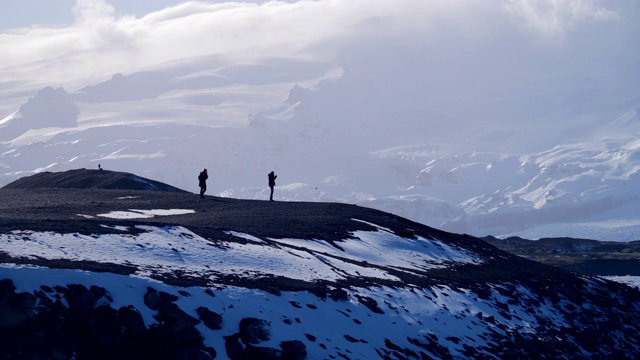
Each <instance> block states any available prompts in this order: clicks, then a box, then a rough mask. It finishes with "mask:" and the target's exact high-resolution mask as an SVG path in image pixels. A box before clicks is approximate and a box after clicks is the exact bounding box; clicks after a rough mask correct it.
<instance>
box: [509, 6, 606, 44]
mask: <svg viewBox="0 0 640 360" xmlns="http://www.w3.org/2000/svg"><path fill="white" fill-rule="evenodd" d="M505 8H506V10H507V12H508V13H510V14H511V15H512V16H513V17H514V19H515V21H516V23H519V24H521V26H523V27H525V28H527V29H530V30H533V31H535V32H536V33H538V34H540V35H543V36H550V37H556V36H562V35H564V34H565V33H566V32H567V31H571V30H574V29H575V28H576V27H577V26H578V25H580V23H584V22H600V21H614V20H616V19H617V18H618V15H617V14H616V13H615V12H614V11H612V10H609V9H607V8H605V7H602V6H597V5H596V4H594V2H593V1H590V0H512V1H510V2H509V3H508V4H507V5H506V6H505Z"/></svg>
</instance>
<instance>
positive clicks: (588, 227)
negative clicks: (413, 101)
mask: <svg viewBox="0 0 640 360" xmlns="http://www.w3.org/2000/svg"><path fill="white" fill-rule="evenodd" d="M285 65H286V66H292V65H291V64H289V63H287V64H281V63H280V62H279V61H273V62H272V64H270V66H267V65H263V67H264V68H260V69H256V68H255V67H241V68H236V69H221V70H218V71H217V72H216V75H217V76H218V77H220V78H224V79H226V80H225V81H221V85H220V86H224V90H220V89H219V88H215V89H216V90H219V91H216V92H213V91H212V89H211V87H212V86H214V85H215V82H213V80H208V79H207V78H206V77H203V76H197V77H195V80H194V79H192V77H194V76H195V75H190V76H187V75H185V74H184V73H180V72H178V70H182V71H186V70H184V69H183V67H178V68H177V69H172V71H168V70H165V71H163V72H161V71H158V72H156V73H153V72H150V73H145V74H141V75H140V76H137V75H136V74H134V75H132V76H122V75H119V76H114V79H111V80H108V81H107V82H105V83H104V84H102V85H96V86H94V87H90V88H85V89H82V90H81V91H79V92H77V93H67V92H66V91H65V90H63V89H57V90H53V89H52V88H46V89H44V90H42V91H41V92H39V93H37V94H35V95H34V96H33V97H31V98H29V100H27V101H26V102H25V104H24V105H23V106H22V107H21V108H20V109H19V110H18V111H17V112H16V113H14V114H11V115H9V116H7V117H6V118H5V119H4V120H3V121H2V128H0V136H2V138H3V139H4V140H5V141H4V142H3V143H2V145H1V146H2V147H3V148H4V149H3V150H2V153H1V154H0V164H1V166H2V174H1V175H0V179H2V182H3V183H5V184H6V183H8V182H10V181H12V180H15V179H17V178H18V177H21V176H24V175H28V174H33V173H36V172H39V171H43V170H53V171H56V170H66V169H70V168H77V167H86V168H97V166H98V164H101V165H102V166H103V167H105V168H108V169H117V170H122V171H137V172H138V173H140V174H142V175H145V176H149V177H152V178H156V179H159V180H160V181H163V182H167V183H170V184H172V185H174V186H176V187H179V188H183V189H187V190H194V191H195V188H196V185H197V183H196V181H194V178H195V176H194V175H193V174H194V173H195V174H196V175H197V173H198V171H199V170H201V168H202V167H207V168H209V169H210V172H211V174H212V180H211V185H210V189H211V190H213V191H214V192H216V193H219V194H222V195H224V196H228V197H237V198H248V199H260V198H264V197H265V191H266V190H267V188H266V186H265V184H266V180H265V179H266V173H267V172H268V171H270V170H275V171H276V173H278V174H279V175H280V176H279V181H278V190H277V196H279V198H280V199H283V200H305V201H340V202H347V203H356V204H361V205H365V206H371V207H374V208H378V209H381V210H385V211H390V212H393V213H396V214H398V215H401V216H405V217H407V218H410V219H413V220H415V221H418V222H422V223H425V224H429V225H432V226H436V227H440V228H443V229H446V230H448V231H453V232H460V233H462V232H464V233H470V234H475V235H478V236H484V235H488V234H490V235H495V236H504V235H519V236H523V237H528V238H539V237H553V236H575V237H583V238H593V239H600V240H617V241H628V240H634V239H636V238H638V236H639V234H640V228H639V227H638V226H639V225H640V223H638V222H637V219H636V218H637V215H638V213H637V209H638V208H639V207H638V200H639V198H638V196H637V195H636V191H635V189H636V188H637V187H638V184H637V183H638V181H639V178H638V175H637V172H638V167H639V165H638V141H637V139H635V138H634V137H633V136H632V134H634V133H635V132H636V131H637V130H636V129H637V126H638V118H637V117H638V115H637V108H634V109H632V110H630V111H628V112H627V113H625V114H623V115H621V116H620V117H619V118H613V119H611V121H609V122H606V123H605V124H603V125H602V126H599V127H597V128H593V129H591V130H590V132H591V133H593V134H598V136H597V137H592V138H590V139H588V140H583V141H580V142H574V143H563V144H558V145H556V146H554V147H553V148H550V149H547V150H542V151H539V152H535V153H529V154H519V155H515V154H509V153H507V152H493V151H475V150H471V148H472V146H475V145H478V146H479V148H486V149H490V148H491V147H492V146H491V144H496V143H503V142H508V141H510V139H512V138H514V137H516V138H517V137H519V136H520V135H519V133H518V132H515V131H514V132H503V133H494V134H486V135H481V136H477V137H470V138H468V139H469V140H467V141H468V142H467V143H465V144H463V145H461V146H459V151H460V152H456V151H453V150H452V148H456V147H458V146H457V145H458V143H457V141H460V140H462V139H458V140H456V137H458V136H461V137H463V135H460V133H458V132H456V133H455V134H456V136H450V137H449V138H448V139H446V141H445V142H440V143H433V144H425V145H421V144H420V139H421V138H422V137H424V136H423V134H422V133H421V132H419V131H412V128H415V129H419V128H421V127H424V126H422V125H420V122H421V121H423V120H425V119H431V115H429V114H424V115H415V116H416V120H415V122H411V121H409V122H407V121H404V120H406V119H407V118H406V117H403V118H402V119H403V121H402V122H400V123H394V122H393V121H391V122H388V120H387V119H384V118H380V117H379V116H375V115H374V114H383V115H384V114H385V113H387V112H392V113H393V111H394V110H393V108H394V107H395V106H400V107H402V106H403V104H393V103H391V104H389V103H385V105H384V106H385V107H386V110H384V109H382V108H376V107H375V106H368V105H367V106H366V107H357V109H358V113H350V112H343V111H341V110H334V113H332V114H329V115H327V114H326V112H327V110H323V109H326V108H328V107H331V106H334V108H337V109H341V108H340V106H342V105H340V101H345V100H346V99H349V98H350V97H352V96H351V95H345V94H340V91H344V90H340V89H341V88H342V83H343V82H348V81H350V80H349V79H348V77H347V76H346V74H342V73H341V72H335V71H331V70H329V69H327V71H328V72H327V73H326V74H325V75H324V80H321V81H320V82H319V83H317V84H316V85H309V86H307V87H306V88H303V87H301V86H300V85H294V86H293V87H292V88H291V91H290V92H289V95H288V97H287V98H286V99H283V100H282V101H281V102H280V103H279V105H278V101H277V99H271V100H268V99H266V100H268V101H270V102H271V103H273V104H274V105H273V106H272V109H273V110H272V112H270V113H254V114H252V115H250V116H249V117H247V118H239V119H236V120H235V121H232V122H230V123H229V122H228V121H227V120H226V119H232V118H233V116H231V117H230V116H229V115H230V114H229V113H228V112H229V111H231V110H229V109H228V108H229V107H234V106H235V107H237V105H231V104H229V103H230V102H235V101H241V100H234V99H233V96H237V95H233V94H231V92H233V91H236V90H234V89H233V88H231V89H230V88H229V85H228V84H227V83H228V82H230V81H231V80H233V81H234V82H241V81H246V82H249V81H252V82H255V83H258V84H252V85H253V86H264V85H259V84H260V83H261V82H262V81H263V80H261V79H259V78H256V77H252V76H251V75H253V74H254V73H256V72H258V73H261V71H263V72H264V74H272V73H277V72H278V71H284V70H282V68H283V67H285ZM298 66H299V67H305V71H310V70H307V69H306V67H311V65H305V64H298ZM317 72H318V73H319V74H321V73H322V71H320V70H318V71H317ZM165 73H168V75H167V74H165ZM227 73H230V74H231V75H233V74H235V76H237V78H235V79H231V80H230V79H229V76H231V75H227ZM336 74H337V75H336ZM211 76H213V75H210V77H211ZM335 76H338V78H335ZM185 77H186V78H187V79H184V78H185ZM153 79H156V80H153ZM243 79H244V80H243ZM154 81H156V82H157V81H162V82H163V84H165V85H163V86H159V85H157V84H156V85H149V84H150V83H151V84H155V83H154ZM264 81H265V82H268V81H267V80H264ZM209 82H210V83H211V84H208V83H209ZM203 83H205V84H207V86H209V88H207V89H206V90H204V89H199V88H200V87H204V86H205V85H203ZM212 84H214V85H212ZM235 86H241V85H240V84H237V85H235ZM281 86H284V85H281ZM136 89H138V90H136ZM185 89H189V91H187V90H185ZM149 91H151V92H149ZM223 91H226V92H227V93H223ZM245 91H246V90H245ZM156 92H157V93H156ZM327 93H329V94H332V95H331V97H330V98H328V99H325V98H324V97H326V95H321V94H327ZM109 94H113V95H109ZM116 94H117V96H116ZM114 96H116V97H114ZM340 99H343V100H340ZM372 103H376V102H375V101H374V102H372ZM331 104H333V105H331ZM242 106H243V111H246V110H247V109H246V108H244V105H242ZM263 106H265V105H263ZM344 106H347V105H344ZM349 106H351V105H349ZM379 106H382V105H381V104H379ZM347 108H348V106H347ZM78 109H79V114H78ZM232 110H233V109H232ZM256 110H258V107H256ZM233 111H235V110H233ZM361 111H364V112H361ZM219 112H226V114H223V113H219ZM238 115H240V114H238ZM383 115H381V116H383ZM394 116H398V115H397V114H394ZM218 119H221V120H218ZM372 121H373V122H372ZM385 124H388V125H385ZM392 124H393V125H392ZM425 131H426V130H425ZM448 131H449V130H446V132H448ZM630 134H631V136H630ZM383 135H384V136H383ZM469 136H471V135H469ZM428 137H429V136H427V138H428ZM487 139H491V140H487ZM482 141H489V142H490V144H489V145H486V144H485V145H483V143H482ZM404 143H414V144H416V145H402V144H404ZM472 144H474V145H472ZM392 145H393V146H392Z"/></svg>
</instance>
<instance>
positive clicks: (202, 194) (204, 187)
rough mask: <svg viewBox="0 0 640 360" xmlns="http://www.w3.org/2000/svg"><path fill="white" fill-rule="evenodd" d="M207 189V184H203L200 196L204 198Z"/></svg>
mask: <svg viewBox="0 0 640 360" xmlns="http://www.w3.org/2000/svg"><path fill="white" fill-rule="evenodd" d="M205 191H207V187H206V186H201V187H200V197H201V198H203V197H204V192H205Z"/></svg>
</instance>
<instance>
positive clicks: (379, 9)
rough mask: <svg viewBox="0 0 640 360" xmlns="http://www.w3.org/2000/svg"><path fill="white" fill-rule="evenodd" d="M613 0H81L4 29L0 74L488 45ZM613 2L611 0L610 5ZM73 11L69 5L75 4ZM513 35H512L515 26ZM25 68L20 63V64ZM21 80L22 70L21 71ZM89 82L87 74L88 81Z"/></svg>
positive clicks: (608, 12) (34, 76) (566, 24)
mask: <svg viewBox="0 0 640 360" xmlns="http://www.w3.org/2000/svg"><path fill="white" fill-rule="evenodd" d="M616 4H620V3H616V2H607V3H602V4H594V3H593V2H589V1H552V0H549V1H543V2H539V1H536V2H529V1H511V2H503V1H482V2H477V1H469V2H464V1H463V2H442V1H412V0H376V1H375V2H372V1H367V0H349V1H344V0H321V1H299V2H295V3H287V2H280V1H269V2H265V3H262V4H254V3H242V2H225V3H209V2H198V1H189V2H185V3H181V4H179V5H176V6H172V7H168V8H166V9H164V10H161V11H156V12H152V13H149V14H147V15H146V16H143V17H140V18H138V17H134V16H129V15H125V16H122V15H119V14H117V13H116V11H115V9H114V7H113V6H111V5H110V4H109V3H108V2H107V1H105V0H78V1H77V3H76V5H75V7H74V8H73V10H72V11H73V14H74V16H75V22H74V24H72V25H70V26H66V27H55V28H51V27H49V28H48V27H41V26H34V27H30V28H20V29H14V30H12V31H9V32H6V33H0V46H2V48H3V49H5V51H3V56H2V57H1V58H0V79H3V80H9V79H11V80H14V79H13V78H16V77H17V78H21V80H29V81H39V82H42V81H44V80H43V79H46V80H47V81H49V82H55V84H50V85H52V86H55V85H64V83H65V82H66V83H68V82H72V81H73V80H77V79H85V78H91V77H92V76H98V77H106V76H110V75H112V74H113V73H116V72H121V73H128V72H133V71H136V70H139V69H142V68H146V67H148V66H151V65H157V64H161V63H164V62H168V61H174V60H178V59H185V58H190V57H196V56H208V55H217V56H222V57H224V58H237V57H245V58H246V57H254V58H261V57H271V56H278V57H285V58H312V59H325V60H329V59H332V58H333V57H335V56H336V54H337V53H338V52H347V53H348V52H349V51H351V50H350V49H351V48H353V47H357V44H358V43H360V42H362V41H367V39H369V40H371V39H375V40H376V41H383V39H385V38H389V37H392V38H393V39H394V41H395V40H398V39H403V40H404V41H407V42H415V43H416V44H417V45H418V46H421V45H420V44H428V43H430V42H433V41H435V42H436V43H434V44H436V45H438V46H437V47H435V48H429V50H431V51H443V50H444V51H447V49H446V48H441V47H440V45H443V44H442V43H441V41H442V40H441V39H444V40H445V41H452V42H454V43H453V44H451V46H452V47H453V48H455V47H457V46H460V45H456V43H458V44H460V43H461V45H462V46H470V45H473V44H474V43H476V44H477V45H487V39H484V40H482V41H481V42H479V40H480V39H479V37H481V36H486V37H489V38H496V37H498V38H499V37H501V36H504V35H505V33H504V32H502V30H504V29H505V27H513V25H514V24H515V25H517V26H522V27H524V28H527V29H530V30H534V31H537V32H540V33H542V34H544V35H546V36H552V35H554V36H555V35H558V36H561V35H563V34H565V33H566V32H567V31H577V29H578V28H579V27H580V25H581V24H583V23H593V22H608V23H616V21H617V20H618V19H619V15H618V13H617V12H616V11H617V9H616V8H615V5H616ZM610 8H613V9H610ZM70 11H71V9H70ZM514 36H516V35H514ZM21 70H22V71H21ZM15 80H20V79H15ZM85 85H86V84H85Z"/></svg>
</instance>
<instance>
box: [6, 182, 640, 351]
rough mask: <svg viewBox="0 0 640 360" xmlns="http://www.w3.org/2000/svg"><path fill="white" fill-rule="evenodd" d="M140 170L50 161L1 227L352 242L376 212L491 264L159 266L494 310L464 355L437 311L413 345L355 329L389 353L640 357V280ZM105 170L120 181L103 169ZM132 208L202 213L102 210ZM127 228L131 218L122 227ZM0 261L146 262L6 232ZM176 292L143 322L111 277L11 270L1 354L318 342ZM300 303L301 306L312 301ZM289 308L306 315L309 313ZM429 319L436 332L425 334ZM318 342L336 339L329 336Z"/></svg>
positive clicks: (179, 282) (330, 295)
mask: <svg viewBox="0 0 640 360" xmlns="http://www.w3.org/2000/svg"><path fill="white" fill-rule="evenodd" d="M69 175H72V176H69ZM129 175H130V174H122V173H110V172H98V173H97V172H96V171H91V170H78V171H74V172H73V173H61V174H50V176H54V178H49V177H48V176H47V175H46V174H45V175H38V176H34V177H31V178H27V179H25V180H22V181H18V182H16V183H14V184H10V186H7V187H5V188H3V189H0V234H8V233H11V232H13V231H24V230H34V231H48V232H57V233H78V234H87V235H91V234H104V233H108V232H114V233H116V232H117V233H122V232H123V231H128V232H131V233H134V232H135V231H137V230H135V227H134V225H141V224H142V225H155V226H165V225H168V226H182V227H185V228H187V229H189V230H191V231H193V232H194V233H196V234H198V235H199V236H201V237H203V238H205V239H208V240H209V241H211V242H212V243H213V244H215V243H216V241H219V240H220V239H225V240H226V241H236V242H238V241H249V240H243V239H239V238H234V237H232V236H230V235H228V231H236V232H240V233H246V234H251V235H253V236H255V237H257V238H260V239H262V240H263V241H264V242H266V243H267V244H268V243H269V241H270V240H269V239H281V238H291V239H296V238H297V239H311V240H316V241H325V242H327V243H330V244H332V245H333V246H334V247H336V248H338V249H340V248H341V244H344V242H346V241H350V239H351V238H352V234H353V232H355V231H358V230H369V231H374V230H376V228H375V227H373V226H372V225H369V224H376V225H378V226H381V227H384V228H387V229H389V230H390V231H392V232H393V233H395V234H397V235H399V236H402V237H406V238H413V237H415V236H421V237H423V238H425V239H439V240H441V241H443V242H445V243H446V244H449V245H451V246H455V247H457V248H461V249H467V250H469V251H470V252H473V253H474V254H477V255H478V256H480V257H481V258H482V259H483V263H482V264H479V265H477V264H476V265H469V264H466V265H465V264H457V265H456V264H452V265H451V266H450V267H447V268H446V269H425V270H423V271H403V269H399V268H397V267H395V266H394V264H388V265H385V266H379V265H377V266H378V267H379V268H380V269H381V270H385V271H387V272H389V273H392V274H394V275H395V276H396V277H397V278H398V279H399V280H389V279H387V280H383V279H377V278H365V277H355V276H351V277H345V278H344V280H340V281H329V280H322V281H302V280H293V279H290V278H286V277H273V276H272V277H266V276H265V277H261V278H250V277H243V276H238V275H236V274H227V275H226V276H223V277H219V278H218V279H216V282H215V283H211V282H210V281H208V280H207V279H202V278H198V277H194V276H193V275H187V274H181V273H174V274H172V275H171V276H167V275H166V274H163V275H157V276H155V279H157V280H160V281H162V282H164V283H166V284H171V285H175V286H201V287H203V288H217V287H220V288H222V287H224V286H225V285H233V286H239V287H245V288H252V289H259V290H263V291H265V292H267V293H268V294H271V295H273V296H280V294H281V293H282V292H285V291H287V292H308V293H312V294H314V295H315V296H317V298H318V299H321V301H322V303H323V304H326V306H333V305H332V304H339V303H341V302H345V301H347V300H349V299H355V301H356V302H357V303H359V304H360V305H361V306H364V307H366V308H367V309H368V311H369V312H370V313H371V314H377V315H385V314H394V313H395V312H398V309H397V308H395V307H394V306H392V305H391V304H390V303H386V302H384V301H382V300H380V299H378V301H376V300H375V299H373V298H372V297H369V296H364V295H360V294H359V291H362V289H373V290H372V291H376V290H375V289H385V288H389V289H392V288H395V289H407V291H409V292H413V291H429V289H432V288H435V287H447V288H450V289H451V291H452V292H453V293H456V294H464V296H468V297H469V298H471V299H473V301H478V302H482V303H483V304H485V306H486V308H485V310H484V312H485V314H483V312H479V313H475V314H473V315H472V314H471V313H469V316H470V317H471V320H470V324H474V326H478V329H482V330H478V333H479V334H480V335H478V336H477V337H476V338H474V339H472V342H473V343H476V344H477V345H476V346H469V345H464V349H463V350H462V352H461V353H457V354H456V353H452V352H451V350H449V347H447V346H445V344H451V343H453V344H459V343H464V341H465V339H464V338H463V337H462V336H460V337H456V336H449V337H446V338H441V337H438V336H436V335H435V334H434V333H429V331H430V326H435V324H431V325H428V324H427V320H426V319H425V320H424V322H419V324H420V326H419V329H414V330H413V332H412V335H411V336H409V337H408V338H407V339H404V341H405V342H408V344H410V346H407V345H403V346H401V345H398V344H397V343H396V342H397V341H396V342H394V341H391V340H390V339H389V338H387V339H386V340H385V342H384V344H373V343H371V344H369V343H368V340H366V339H364V338H362V337H359V336H358V334H347V335H344V338H345V339H347V340H348V341H349V342H351V343H353V344H354V346H355V344H359V345H362V344H367V345H368V346H371V347H374V348H375V349H376V352H377V354H378V355H379V356H380V358H383V359H411V358H421V359H453V358H458V357H460V356H462V357H464V358H478V359H482V358H499V359H507V358H509V359H525V358H526V359H531V358H540V359H559V358H563V359H590V358H595V359H597V358H602V359H605V358H616V359H624V358H629V359H632V358H637V357H638V356H640V328H639V327H638V325H637V319H638V318H640V292H639V291H638V290H637V289H632V288H630V287H627V286H625V285H622V284H618V283H613V282H608V281H604V280H600V279H596V278H591V277H588V276H580V275H577V274H575V273H573V272H570V271H565V270H562V269H558V268H554V267H550V266H546V265H543V264H540V263H538V262H534V261H531V260H527V259H524V258H522V257H519V256H516V255H512V254H509V253H507V252H504V251H501V250H499V249H497V248H496V247H494V246H491V245H489V244H488V243H486V242H484V241H481V240H480V239H477V238H474V237H471V236H467V235H459V234H451V233H446V232H442V231H439V230H437V229H433V228H430V227H427V226H424V225H421V224H417V223H414V222H411V221H409V220H406V219H403V218H400V217H397V216H394V215H392V214H388V213H384V212H380V211H376V210H372V209H367V208H362V207H358V206H353V205H348V204H336V203H302V202H268V201H253V200H238V199H228V198H218V197H211V196H207V197H206V198H205V199H200V198H199V196H198V195H196V194H190V193H187V192H181V191H173V190H172V191H169V190H166V191H157V189H160V187H158V186H159V185H156V191H149V190H148V189H147V188H146V187H145V188H143V189H140V188H139V187H138V186H139V184H143V185H144V184H145V183H146V182H147V179H142V178H138V179H142V181H140V180H135V181H134V182H129V181H128V180H127V178H129ZM99 176H105V177H109V178H111V179H112V180H108V181H106V179H103V180H105V181H101V180H100V178H98V180H96V179H95V178H96V177H99ZM60 179H64V184H65V186H64V187H63V188H60V187H51V186H50V185H51V184H52V183H56V181H62V180H60ZM113 179H115V180H113ZM122 179H124V180H122ZM114 183H116V184H119V185H108V186H112V188H109V189H105V188H101V187H100V186H95V184H103V185H104V184H114ZM88 184H90V185H88ZM104 186H105V187H106V186H107V185H104ZM144 186H146V185H144ZM126 209H193V210H195V213H193V214H185V215H175V216H163V217H155V218H150V219H136V220H119V219H111V218H105V217H100V216H99V215H100V214H105V213H108V212H111V211H122V210H126ZM358 220H362V221H358ZM363 221H364V222H363ZM368 223H369V224H368ZM104 225H109V226H108V227H105V226H104ZM125 227H126V229H128V230H121V229H122V228H125ZM0 260H1V262H2V263H13V264H28V265H37V266H44V267H48V268H58V269H84V270H89V271H95V272H110V273H116V274H123V275H127V274H133V273H135V272H136V270H137V269H136V268H135V266H133V265H132V266H127V265H121V264H109V263H97V262H86V261H72V260H65V259H57V260H48V259H41V258H33V257H12V256H9V255H8V254H7V253H5V252H2V247H1V244H0ZM357 265H359V266H365V267H366V266H374V265H371V264H362V263H359V264H357ZM294 271H295V269H294ZM151 277H154V275H153V274H152V275H151ZM359 289H360V290H359ZM180 296H185V297H188V296H189V294H188V293H186V292H184V293H181V294H180ZM433 298H435V297H434V296H432V295H424V301H425V302H426V303H425V304H427V303H428V304H430V303H431V301H432V300H433ZM176 299H177V298H176V297H175V295H171V294H167V293H164V292H162V291H156V290H155V289H153V288H148V289H147V292H146V294H145V295H144V304H145V306H146V307H148V309H151V310H153V311H154V314H155V315H154V318H155V319H156V320H157V323H156V324H154V325H151V326H145V325H144V323H141V317H140V311H141V309H135V308H128V307H121V308H114V307H112V306H111V303H112V302H111V301H110V298H109V291H108V289H105V288H103V287H101V286H100V284H96V285H95V286H91V287H86V286H83V285H79V284H68V285H66V286H60V287H56V288H48V287H41V288H40V289H39V290H38V291H35V292H34V293H20V292H16V291H15V287H14V285H13V283H12V282H11V281H10V280H3V281H0V355H2V356H4V358H5V359H27V358H28V359H71V358H77V359H139V358H157V359H211V358H225V356H226V357H227V358H230V359H303V358H305V357H306V353H307V351H306V347H308V346H311V344H315V343H316V341H317V342H320V339H317V338H316V336H314V335H313V334H312V333H307V334H306V335H305V336H306V340H307V341H306V342H301V341H299V340H293V337H291V338H289V337H287V335H286V334H285V335H284V338H282V340H281V341H279V343H278V346H277V347H273V346H272V347H266V346H260V343H261V342H264V341H266V340H268V339H269V338H270V336H271V335H270V331H269V321H268V320H267V319H264V318H262V317H261V316H259V314H254V315H255V316H248V317H245V318H243V319H241V321H240V322H239V323H237V324H233V325H229V324H228V322H229V321H228V320H226V319H224V318H223V316H222V315H221V314H219V313H218V312H217V310H216V309H209V308H207V307H201V308H199V309H198V311H197V315H195V316H194V315H189V314H187V313H186V312H185V311H183V310H182V309H180V308H179V307H178V306H177V305H176V304H175V302H176ZM291 304H292V306H293V307H294V308H297V307H302V306H303V305H300V304H297V303H295V302H292V303H291ZM543 307H545V308H551V309H555V310H553V311H554V312H555V313H554V315H553V316H552V317H549V316H548V315H547V314H544V313H543V312H541V311H540V309H541V308H543ZM512 308H524V309H527V312H528V316H531V319H532V320H531V322H532V323H531V324H530V327H529V328H527V329H521V328H519V327H517V326H516V325H514V324H515V323H517V322H518V321H521V320H522V319H521V318H520V315H517V314H514V313H513V312H512V311H511V310H510V309H512ZM445 309H446V307H445ZM455 316H456V317H457V316H467V315H466V314H465V315H455ZM554 317H555V318H554ZM556 318H557V319H556ZM556 320H557V321H556ZM286 321H292V322H294V323H295V321H300V319H297V320H290V319H285V322H286ZM354 321H355V319H354ZM225 322H226V323H227V326H231V327H233V328H235V329H237V330H236V332H234V334H233V335H230V336H227V337H225V342H224V343H225V345H224V349H221V348H218V349H213V348H211V347H208V346H206V345H205V344H204V342H203V338H202V336H201V334H200V333H199V332H198V331H197V330H196V328H195V325H196V324H199V323H204V324H205V325H206V327H207V328H209V329H212V330H214V331H215V329H217V328H218V327H219V326H220V324H221V323H222V324H224V323H225ZM511 322H513V324H512V323H511ZM523 330H526V331H523ZM425 332H426V333H428V335H420V334H421V333H425ZM389 337H391V334H389ZM466 340H468V339H466ZM319 345H321V346H324V347H325V348H326V346H327V345H326V344H325V343H321V344H319ZM331 358H345V359H351V358H353V359H357V358H358V357H357V356H354V355H350V352H349V349H343V348H341V349H338V350H336V352H335V355H332V356H331Z"/></svg>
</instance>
